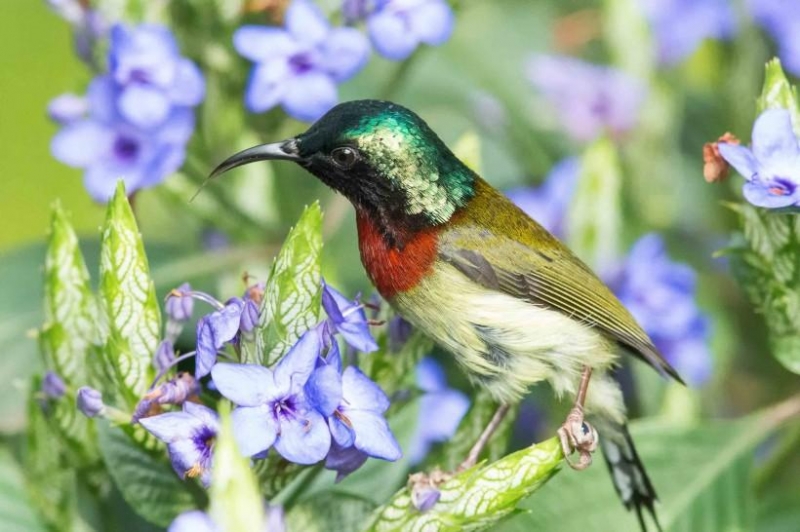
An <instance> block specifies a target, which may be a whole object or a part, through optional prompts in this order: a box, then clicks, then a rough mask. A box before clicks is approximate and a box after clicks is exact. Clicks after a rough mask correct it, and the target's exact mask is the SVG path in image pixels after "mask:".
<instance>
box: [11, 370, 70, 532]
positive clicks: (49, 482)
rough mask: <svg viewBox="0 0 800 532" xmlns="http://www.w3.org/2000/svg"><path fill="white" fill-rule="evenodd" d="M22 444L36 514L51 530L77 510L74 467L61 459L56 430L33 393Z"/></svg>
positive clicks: (36, 387)
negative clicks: (23, 444)
mask: <svg viewBox="0 0 800 532" xmlns="http://www.w3.org/2000/svg"><path fill="white" fill-rule="evenodd" d="M36 384H38V382H37V383H36ZM34 389H38V386H35V388H34ZM25 443H26V444H25V452H24V454H23V463H24V466H25V481H26V484H27V489H28V494H29V496H30V500H31V502H33V503H34V505H35V507H36V511H37V513H38V515H39V516H40V517H41V519H42V520H43V521H44V523H45V524H46V525H47V526H48V528H50V529H53V530H57V529H58V528H59V527H64V524H65V523H72V522H73V520H74V519H75V515H76V511H77V508H76V507H77V501H76V496H75V470H74V469H73V468H72V467H70V465H69V464H68V463H66V461H65V460H64V453H63V446H62V443H61V440H60V439H59V436H58V433H56V432H55V430H54V429H53V427H52V425H51V424H50V423H49V422H48V421H47V418H46V417H45V415H44V412H43V411H42V407H41V405H40V403H39V401H38V400H37V398H36V397H35V394H34V393H31V394H30V396H29V398H28V427H27V434H26V442H25Z"/></svg>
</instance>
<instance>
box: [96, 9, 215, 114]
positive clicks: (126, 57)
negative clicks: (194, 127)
mask: <svg viewBox="0 0 800 532" xmlns="http://www.w3.org/2000/svg"><path fill="white" fill-rule="evenodd" d="M109 67H110V68H109V70H110V72H109V73H110V74H111V76H112V77H113V79H114V81H115V82H116V83H117V85H118V86H119V93H118V95H117V106H118V108H119V111H120V114H121V115H122V117H123V118H125V119H126V120H127V121H129V122H130V123H132V124H134V125H136V126H139V127H141V128H144V129H151V128H153V127H156V126H158V125H160V124H163V123H164V121H165V120H167V118H168V117H169V115H170V113H171V111H172V110H173V109H174V108H190V107H194V106H196V105H197V104H199V103H200V102H201V101H202V100H203V97H204V95H205V82H204V80H203V75H202V74H201V73H200V69H199V68H198V67H197V65H195V64H194V63H193V62H192V61H190V60H189V59H186V58H185V57H182V56H181V54H180V50H179V49H178V43H177V42H176V41H175V37H173V35H172V33H171V32H170V30H169V29H168V28H166V27H164V26H159V25H156V24H141V25H139V26H133V27H131V26H124V25H122V24H117V25H115V26H114V27H113V28H112V29H111V42H110V49H109Z"/></svg>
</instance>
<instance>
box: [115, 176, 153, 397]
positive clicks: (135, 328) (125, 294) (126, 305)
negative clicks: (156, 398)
mask: <svg viewBox="0 0 800 532" xmlns="http://www.w3.org/2000/svg"><path fill="white" fill-rule="evenodd" d="M100 299H101V302H102V306H103V310H104V312H105V317H106V320H107V324H108V336H107V338H106V344H105V349H104V356H105V362H106V366H107V369H106V371H107V372H108V373H109V374H110V376H111V377H113V379H114V380H115V381H116V383H115V386H118V387H121V389H119V388H117V389H116V390H110V391H111V392H114V391H119V392H122V395H123V396H124V399H125V401H126V402H127V404H128V407H130V408H132V407H133V406H134V404H135V402H136V400H137V398H138V397H140V396H141V395H143V394H144V393H145V391H146V390H147V387H148V386H149V384H150V381H151V380H152V378H153V368H152V365H151V360H152V358H153V353H154V352H155V350H156V348H157V347H158V342H159V331H160V328H161V325H160V323H161V314H160V310H159V306H158V302H157V300H156V292H155V287H154V285H153V281H152V279H151V278H150V272H149V269H148V265H147V256H146V255H145V251H144V245H143V244H142V239H141V235H140V234H139V230H138V228H137V225H136V219H135V218H134V215H133V210H132V209H131V206H130V204H129V203H128V199H127V198H126V196H125V189H124V186H123V185H122V183H121V182H120V184H119V185H118V187H117V191H116V193H115V194H114V197H113V198H112V199H111V201H110V202H109V204H108V210H107V214H106V221H105V224H104V225H103V229H102V234H101V247H100ZM104 391H106V390H104Z"/></svg>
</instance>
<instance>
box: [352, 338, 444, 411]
mask: <svg viewBox="0 0 800 532" xmlns="http://www.w3.org/2000/svg"><path fill="white" fill-rule="evenodd" d="M378 340H379V342H380V344H381V346H382V348H381V349H380V350H379V351H376V352H374V353H369V354H367V355H364V356H362V357H361V358H360V360H359V368H360V369H361V371H363V372H364V373H365V374H366V375H368V376H369V378H370V379H372V380H373V381H375V382H376V383H377V384H378V386H380V387H381V389H382V390H383V391H384V392H385V393H386V394H387V395H389V396H391V395H392V394H393V393H394V392H396V391H397V390H399V389H400V388H403V387H404V386H405V387H407V386H408V385H409V384H411V383H413V375H414V368H415V367H416V365H417V363H418V362H419V361H420V360H421V359H422V357H424V356H425V355H427V354H430V352H431V351H432V350H433V346H434V344H433V340H431V339H430V338H428V337H427V336H425V335H424V334H422V333H421V332H420V331H418V330H414V332H413V333H412V334H411V337H410V338H409V339H408V340H407V341H406V342H405V343H404V344H403V346H402V347H401V348H400V349H399V350H398V351H397V352H396V353H394V352H391V351H390V349H389V348H388V345H387V344H388V338H387V337H386V336H384V337H382V338H379V339H378Z"/></svg>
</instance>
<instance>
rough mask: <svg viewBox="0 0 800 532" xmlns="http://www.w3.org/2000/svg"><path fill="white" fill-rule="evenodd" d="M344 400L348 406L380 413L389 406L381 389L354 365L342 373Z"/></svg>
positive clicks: (387, 399)
mask: <svg viewBox="0 0 800 532" xmlns="http://www.w3.org/2000/svg"><path fill="white" fill-rule="evenodd" d="M342 388H343V390H344V400H345V403H346V404H347V406H348V411H349V409H350V408H353V409H365V410H370V411H371V412H375V413H377V414H382V413H383V412H386V410H387V409H388V408H389V398H388V397H386V394H385V393H383V390H381V388H380V387H379V386H378V385H377V384H375V383H374V382H372V381H371V380H370V379H369V377H367V376H366V375H364V373H363V372H362V371H361V370H360V369H358V368H357V367H355V366H348V367H347V368H346V369H345V370H344V373H343V375H342Z"/></svg>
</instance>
